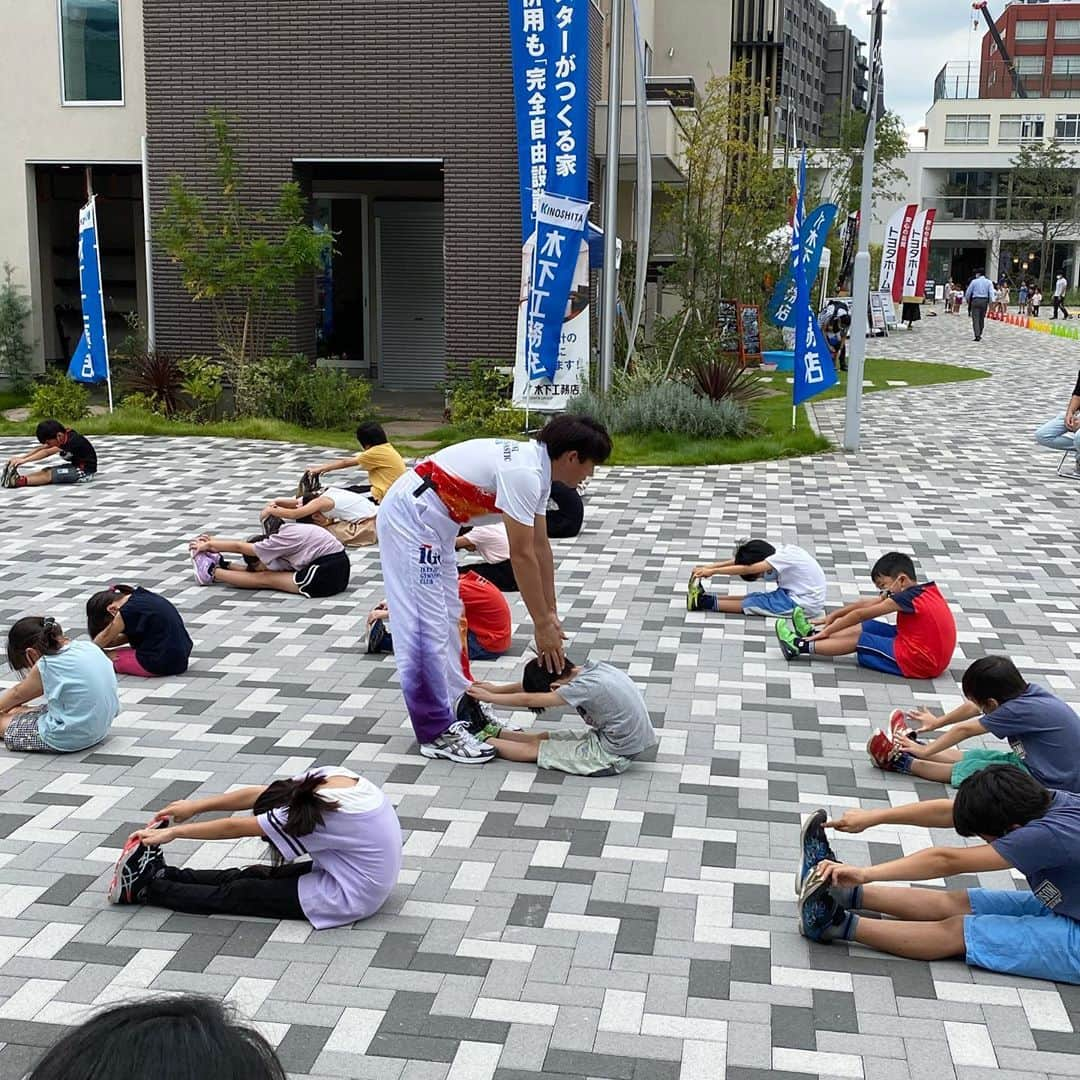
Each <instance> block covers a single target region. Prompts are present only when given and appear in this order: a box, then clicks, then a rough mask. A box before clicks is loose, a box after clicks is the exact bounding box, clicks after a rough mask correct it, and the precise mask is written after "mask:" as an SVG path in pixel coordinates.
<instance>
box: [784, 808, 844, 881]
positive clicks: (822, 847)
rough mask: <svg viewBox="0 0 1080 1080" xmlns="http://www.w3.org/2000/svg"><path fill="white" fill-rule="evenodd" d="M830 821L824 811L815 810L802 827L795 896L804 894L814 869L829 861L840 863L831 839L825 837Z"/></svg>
mask: <svg viewBox="0 0 1080 1080" xmlns="http://www.w3.org/2000/svg"><path fill="white" fill-rule="evenodd" d="M828 820H829V815H828V814H827V813H826V812H825V811H824V810H815V811H814V812H813V813H812V814H811V815H810V816H809V817H808V818H807V819H806V820H805V821H804V822H803V826H802V834H801V838H800V843H799V849H800V851H801V852H802V858H801V860H800V862H799V869H798V870H797V871H796V873H795V895H796V896H798V895H799V893H801V892H802V887H803V883H804V882H805V881H806V879H807V877H808V876H809V874H810V871H811V870H813V869H814V867H815V866H817V864H818V863H819V862H822V861H824V860H825V859H828V860H829V862H839V861H840V860H839V859H838V858H837V857H836V852H835V851H833V849H832V847H831V846H830V845H829V839H828V837H827V836H826V835H825V828H824V825H825V822H826V821H828Z"/></svg>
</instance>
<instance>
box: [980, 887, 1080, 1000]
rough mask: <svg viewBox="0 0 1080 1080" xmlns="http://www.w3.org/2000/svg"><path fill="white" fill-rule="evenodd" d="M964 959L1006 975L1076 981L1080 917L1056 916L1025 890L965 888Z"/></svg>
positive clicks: (1078, 980)
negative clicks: (967, 909)
mask: <svg viewBox="0 0 1080 1080" xmlns="http://www.w3.org/2000/svg"><path fill="white" fill-rule="evenodd" d="M968 901H969V902H970V903H971V911H972V914H971V915H968V916H966V917H965V918H964V947H965V949H966V950H967V962H968V963H969V964H972V965H974V966H975V967H981V968H986V969H987V970H988V971H1000V972H1001V973H1002V974H1004V975H1026V976H1027V977H1028V978H1031V979H1046V980H1048V981H1049V982H1062V983H1074V984H1080V922H1077V921H1076V920H1075V919H1070V918H1069V917H1068V916H1066V915H1055V914H1054V913H1053V912H1052V911H1051V910H1050V909H1049V908H1048V907H1046V906H1045V905H1044V904H1042V903H1040V902H1039V901H1038V900H1036V899H1035V897H1034V896H1033V895H1032V894H1031V893H1029V892H1005V891H1000V890H996V889H969V890H968Z"/></svg>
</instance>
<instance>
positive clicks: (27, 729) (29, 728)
mask: <svg viewBox="0 0 1080 1080" xmlns="http://www.w3.org/2000/svg"><path fill="white" fill-rule="evenodd" d="M46 710H47V706H45V705H20V706H18V707H17V708H15V709H9V710H8V711H7V712H6V713H0V735H2V736H3V739H4V746H5V747H6V748H7V749H8V750H13V751H15V752H16V753H24V754H25V753H41V754H49V753H52V752H53V751H52V750H51V749H50V748H49V747H48V746H47V745H46V743H45V740H44V739H43V738H42V737H41V728H40V724H39V720H40V718H41V717H42V716H43V715H44V714H45V712H46Z"/></svg>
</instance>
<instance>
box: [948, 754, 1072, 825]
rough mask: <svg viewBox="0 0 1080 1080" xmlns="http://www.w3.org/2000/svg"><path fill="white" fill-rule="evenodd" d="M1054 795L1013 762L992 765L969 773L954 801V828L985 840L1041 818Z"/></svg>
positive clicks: (1048, 807) (957, 790)
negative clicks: (972, 773)
mask: <svg viewBox="0 0 1080 1080" xmlns="http://www.w3.org/2000/svg"><path fill="white" fill-rule="evenodd" d="M1053 798H1054V796H1053V794H1052V793H1051V792H1050V791H1048V790H1047V789H1046V788H1044V787H1043V786H1042V784H1040V783H1039V781H1038V780H1036V779H1035V777H1033V776H1032V775H1031V773H1029V772H1027V771H1025V770H1024V769H1021V768H1019V766H1016V765H991V766H989V767H988V768H986V769H980V770H979V772H977V773H975V774H974V775H972V776H969V777H968V778H967V779H966V780H965V781H964V782H963V783H962V784H961V785H960V786H959V787H958V788H957V789H956V798H955V799H954V800H953V828H954V829H956V831H957V833H959V835H960V836H977V837H979V838H980V839H981V840H984V841H985V842H986V843H988V844H989V843H990V841H991V840H1000V839H1001V838H1002V837H1003V836H1005V835H1006V834H1007V833H1011V832H1012V831H1013V829H1019V828H1020V826H1021V825H1027V823H1028V822H1029V821H1035V820H1036V818H1041V817H1042V816H1043V815H1044V814H1045V813H1046V811H1047V810H1049V809H1050V803H1051V802H1052V801H1053Z"/></svg>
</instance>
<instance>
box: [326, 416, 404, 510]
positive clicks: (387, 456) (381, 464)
mask: <svg viewBox="0 0 1080 1080" xmlns="http://www.w3.org/2000/svg"><path fill="white" fill-rule="evenodd" d="M356 441H357V442H358V443H359V444H360V453H359V454H357V455H356V456H355V457H346V458H339V459H338V460H337V461H328V462H327V463H326V464H325V465H314V466H312V467H311V468H310V469H307V470H306V472H305V476H321V475H322V474H323V473H327V472H333V471H334V470H335V469H351V468H352V467H353V466H354V465H357V466H359V467H360V468H361V469H366V470H367V474H368V480H369V481H370V484H369V485H361V486H357V487H351V488H350V489H349V490H350V491H359V492H361V493H363V494H367V492H368V491H370V492H371V500H372V502H381V501H382V498H383V496H384V495H385V494H386V493H387V492H388V491H389V490H390V485H391V484H393V482H394V481H395V480H396V479H397V478H398V477H399V476H401V475H402V473H404V472H405V462H404V461H403V460H402V457H401V455H400V454H399V453H398V452H397V451H396V450H395V449H394V448H393V446H391V445H390V440H389V439H387V437H386V432H385V431H383V429H382V425H381V424H375V423H367V424H361V425H360V426H359V427H358V428H357V429H356Z"/></svg>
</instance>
